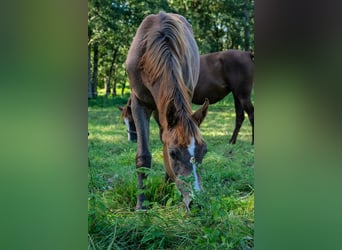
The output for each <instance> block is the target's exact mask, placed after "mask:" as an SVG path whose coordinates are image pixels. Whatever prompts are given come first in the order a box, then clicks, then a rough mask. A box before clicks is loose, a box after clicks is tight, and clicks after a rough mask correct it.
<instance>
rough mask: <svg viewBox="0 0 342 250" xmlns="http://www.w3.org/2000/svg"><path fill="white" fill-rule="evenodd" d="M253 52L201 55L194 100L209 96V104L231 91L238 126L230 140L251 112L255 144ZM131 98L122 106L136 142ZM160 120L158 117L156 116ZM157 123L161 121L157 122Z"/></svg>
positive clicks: (123, 113) (129, 134)
mask: <svg viewBox="0 0 342 250" xmlns="http://www.w3.org/2000/svg"><path fill="white" fill-rule="evenodd" d="M253 59H254V55H253V54H252V53H251V52H245V51H240V50H227V51H222V52H215V53H210V54H206V55H202V56H201V57H200V74H199V78H198V83H197V85H196V87H195V91H194V95H193V98H192V103H194V104H202V103H203V102H204V100H205V98H208V100H209V103H210V104H214V103H216V102H218V101H220V100H222V99H223V98H224V97H225V96H227V95H228V94H229V93H230V92H232V93H233V97H234V102H235V113H236V118H235V119H236V120H235V129H234V132H233V135H232V137H231V138H230V140H229V143H232V144H235V143H236V138H237V136H238V134H239V131H240V128H241V125H242V123H243V121H244V119H245V115H244V111H246V113H247V114H248V118H249V121H250V123H251V125H252V144H254V106H253V104H252V101H251V92H252V88H253V78H254V61H253ZM130 105H131V100H128V103H127V105H126V106H125V107H123V108H122V107H119V109H120V110H121V111H122V116H123V118H124V121H125V123H126V127H127V132H128V140H132V141H136V139H137V138H136V132H135V131H136V129H135V123H134V120H133V117H132V110H131V106H130ZM155 118H156V119H158V118H157V117H155ZM157 122H158V121H157Z"/></svg>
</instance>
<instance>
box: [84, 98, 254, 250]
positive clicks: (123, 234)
mask: <svg viewBox="0 0 342 250" xmlns="http://www.w3.org/2000/svg"><path fill="white" fill-rule="evenodd" d="M127 99H128V95H126V96H124V97H115V98H111V97H110V98H105V97H103V96H99V97H98V98H97V99H96V100H90V101H89V104H88V130H89V133H90V135H89V137H88V157H89V171H88V176H89V185H88V189H89V198H88V231H89V234H88V239H89V244H88V249H252V248H253V247H254V174H253V172H254V147H253V146H252V145H251V126H250V123H249V121H248V119H247V117H246V119H245V122H244V123H243V126H242V128H241V131H240V134H239V136H238V140H237V143H236V144H235V145H228V140H229V139H230V136H231V135H232V132H233V129H234V125H235V113H234V102H233V99H232V95H228V96H227V97H226V98H225V99H224V100H222V101H221V102H219V103H217V104H215V105H211V106H209V112H208V115H207V117H206V119H205V120H204V122H203V124H202V125H201V132H202V135H203V137H204V139H205V140H206V142H207V145H208V153H207V154H206V156H205V158H204V160H203V163H202V166H201V167H200V173H201V176H202V181H203V187H204V191H203V192H202V193H201V194H200V195H197V196H196V197H195V201H194V203H193V205H192V207H191V213H190V214H189V213H187V212H186V209H185V206H184V204H183V202H182V197H181V195H180V193H179V191H178V190H177V188H176V187H175V186H174V185H173V184H165V183H164V176H165V171H164V166H163V158H162V144H161V142H160V140H159V130H158V127H157V125H156V122H155V121H154V120H153V119H152V120H151V133H150V146H151V147H150V150H151V153H152V158H153V159H152V167H151V169H150V170H148V173H149V177H148V179H147V190H146V195H147V199H148V202H149V203H148V205H149V207H150V208H149V209H148V210H147V211H145V212H136V211H135V210H134V209H135V205H136V193H137V175H136V169H135V153H136V144H135V143H132V142H129V141H127V134H126V131H125V126H124V124H123V122H122V120H121V116H120V115H121V114H120V111H119V110H118V108H117V106H118V105H124V104H125V103H126V102H127ZM197 108H198V107H196V106H195V105H194V106H193V110H195V109H197Z"/></svg>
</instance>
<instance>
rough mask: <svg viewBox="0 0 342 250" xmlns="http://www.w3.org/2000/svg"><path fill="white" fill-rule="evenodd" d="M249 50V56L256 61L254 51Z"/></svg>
mask: <svg viewBox="0 0 342 250" xmlns="http://www.w3.org/2000/svg"><path fill="white" fill-rule="evenodd" d="M248 52H249V57H250V58H251V60H252V61H253V62H254V51H253V50H250V51H248Z"/></svg>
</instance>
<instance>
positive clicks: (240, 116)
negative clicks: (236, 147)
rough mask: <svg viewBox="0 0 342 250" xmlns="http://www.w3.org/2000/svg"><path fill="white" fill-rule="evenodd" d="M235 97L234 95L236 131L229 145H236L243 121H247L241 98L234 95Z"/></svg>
mask: <svg viewBox="0 0 342 250" xmlns="http://www.w3.org/2000/svg"><path fill="white" fill-rule="evenodd" d="M233 95H234V103H235V114H236V118H235V129H234V132H233V135H232V137H231V138H230V140H229V143H231V144H235V143H236V138H237V136H238V134H239V131H240V128H241V125H242V123H243V120H244V119H245V116H244V112H243V110H244V109H243V107H242V104H241V102H240V100H239V98H238V97H237V96H236V95H235V94H234V93H233Z"/></svg>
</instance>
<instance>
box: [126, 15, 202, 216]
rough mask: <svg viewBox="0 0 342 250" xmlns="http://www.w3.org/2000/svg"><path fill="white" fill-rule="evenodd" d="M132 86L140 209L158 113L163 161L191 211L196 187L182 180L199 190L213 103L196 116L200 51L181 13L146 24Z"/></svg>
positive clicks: (138, 40)
mask: <svg viewBox="0 0 342 250" xmlns="http://www.w3.org/2000/svg"><path fill="white" fill-rule="evenodd" d="M126 70H127V75H128V79H129V81H130V87H131V109H132V115H133V119H134V121H135V125H136V132H137V154H136V167H137V169H138V171H137V172H138V173H137V174H138V195H137V205H136V209H137V210H140V209H144V208H145V206H144V204H143V202H144V200H145V195H144V192H143V190H144V188H145V186H144V183H143V181H144V179H146V177H147V176H146V174H145V173H144V171H141V170H140V168H142V167H144V168H150V167H151V159H152V156H151V153H150V150H149V123H150V117H151V114H152V112H155V113H156V114H157V116H158V121H159V124H160V126H161V131H162V132H161V140H162V143H163V158H164V165H165V170H166V174H167V176H168V177H169V178H170V179H171V180H172V181H174V182H175V183H176V186H177V187H178V189H179V190H180V192H181V193H182V196H183V201H184V203H185V206H186V208H187V210H189V204H190V192H191V191H190V187H189V186H187V183H185V182H183V181H182V180H180V179H179V178H178V176H180V175H182V176H189V175H190V174H191V173H192V172H193V174H194V179H195V183H194V188H195V190H196V191H199V190H200V188H201V183H200V181H201V178H200V176H199V174H198V173H197V171H196V164H197V163H201V162H202V160H203V157H204V155H205V153H206V151H207V146H206V144H205V142H204V140H203V138H202V136H201V133H200V130H199V128H198V126H199V124H200V122H201V121H203V119H204V117H205V115H206V113H207V109H208V101H206V102H205V103H204V104H203V106H202V107H201V108H200V109H199V110H197V111H196V112H195V113H194V114H191V99H192V95H193V90H194V88H195V86H196V83H197V80H198V75H199V53H198V47H197V44H196V41H195V39H194V37H193V33H192V27H191V25H190V24H189V23H188V22H187V20H186V19H185V18H184V17H183V16H180V15H177V14H168V13H165V12H160V13H159V14H157V15H149V16H147V17H146V18H145V19H144V20H143V21H142V23H141V24H140V26H139V28H138V30H137V33H136V35H135V37H134V39H133V42H132V44H131V47H130V49H129V51H128V55H127V59H126Z"/></svg>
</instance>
